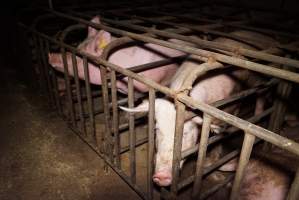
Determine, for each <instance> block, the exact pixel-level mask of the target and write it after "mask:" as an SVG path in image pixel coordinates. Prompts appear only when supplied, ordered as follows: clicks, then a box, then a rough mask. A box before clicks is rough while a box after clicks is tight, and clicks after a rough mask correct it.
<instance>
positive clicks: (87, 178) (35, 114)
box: [0, 66, 139, 200]
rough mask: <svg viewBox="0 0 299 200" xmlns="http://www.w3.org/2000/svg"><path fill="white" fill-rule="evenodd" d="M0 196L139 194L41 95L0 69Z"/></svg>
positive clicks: (15, 199)
mask: <svg viewBox="0 0 299 200" xmlns="http://www.w3.org/2000/svg"><path fill="white" fill-rule="evenodd" d="M0 80H1V86H0V88H1V89H0V152H1V154H0V155H1V156H0V199H1V200H19V199H22V200H23V199H25V200H26V199H30V200H35V199H44V200H47V199H55V200H56V199H63V200H68V199H72V200H81V199H82V200H83V199H84V200H85V199H101V200H105V199H119V198H123V199H139V197H138V196H137V195H136V194H135V193H134V192H133V191H131V190H130V188H129V186H127V185H126V184H125V183H124V182H123V181H121V180H120V178H119V177H118V176H117V175H116V174H114V173H113V172H111V170H110V173H109V174H106V173H105V172H104V171H103V170H102V169H103V168H102V166H103V162H102V160H101V159H100V158H99V157H98V156H97V155H96V154H95V153H94V152H93V151H92V150H91V149H90V148H89V147H88V146H87V145H86V144H84V143H83V142H82V141H81V140H80V139H79V137H78V136H76V135H75V134H74V133H73V132H72V131H70V130H69V129H68V128H67V127H66V124H65V122H63V121H62V120H61V119H60V118H59V117H58V116H57V114H56V113H55V112H53V111H52V110H51V109H50V108H49V107H48V105H47V103H46V99H45V97H43V96H41V95H39V93H38V92H37V91H36V90H32V89H29V87H28V86H27V85H26V84H24V83H22V82H20V81H18V80H17V73H16V70H14V69H11V68H8V67H6V68H5V67H4V68H3V67H2V66H1V73H0Z"/></svg>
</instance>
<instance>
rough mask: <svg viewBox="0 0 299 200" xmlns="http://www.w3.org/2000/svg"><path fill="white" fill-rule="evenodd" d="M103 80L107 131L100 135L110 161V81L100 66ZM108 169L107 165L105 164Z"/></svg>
mask: <svg viewBox="0 0 299 200" xmlns="http://www.w3.org/2000/svg"><path fill="white" fill-rule="evenodd" d="M100 72H101V80H102V97H103V108H104V119H105V131H104V136H102V134H100V135H99V137H100V138H99V140H98V141H101V143H100V145H101V146H100V147H101V148H102V147H104V154H105V156H106V157H107V159H109V160H110V162H113V161H112V160H113V148H112V145H113V143H112V140H111V129H110V111H109V96H108V95H109V94H108V82H107V69H106V68H105V67H104V66H102V65H101V66H100ZM104 168H105V170H107V166H104Z"/></svg>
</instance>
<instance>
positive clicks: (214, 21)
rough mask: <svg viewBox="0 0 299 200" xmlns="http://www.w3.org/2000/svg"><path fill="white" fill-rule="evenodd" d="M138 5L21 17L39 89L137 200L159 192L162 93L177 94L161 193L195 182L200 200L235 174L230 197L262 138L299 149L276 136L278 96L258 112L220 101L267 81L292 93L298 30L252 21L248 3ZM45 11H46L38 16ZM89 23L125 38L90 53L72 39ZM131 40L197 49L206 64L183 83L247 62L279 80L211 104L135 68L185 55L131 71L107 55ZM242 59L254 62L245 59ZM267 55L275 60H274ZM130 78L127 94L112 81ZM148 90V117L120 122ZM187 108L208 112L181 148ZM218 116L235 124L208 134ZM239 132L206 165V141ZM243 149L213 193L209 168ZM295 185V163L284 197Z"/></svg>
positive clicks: (298, 179) (298, 79) (294, 192)
mask: <svg viewBox="0 0 299 200" xmlns="http://www.w3.org/2000/svg"><path fill="white" fill-rule="evenodd" d="M131 5H132V4H131ZM134 5H135V6H134V8H132V7H131V8H130V5H128V4H125V3H123V4H118V5H115V4H111V5H107V4H106V5H92V6H86V7H69V8H61V9H57V10H47V9H42V10H35V11H34V12H36V16H38V17H36V18H35V19H34V20H33V21H34V22H33V23H32V24H28V23H26V22H24V23H19V25H20V26H21V27H22V28H24V30H26V31H28V35H29V36H30V40H31V44H32V51H33V59H34V60H35V62H36V64H35V69H36V72H37V78H38V79H39V80H40V82H41V85H42V86H43V89H44V90H46V91H47V94H48V96H49V101H50V104H51V105H52V106H53V107H54V108H55V109H57V111H58V113H59V114H60V115H61V116H62V117H63V118H64V119H65V120H66V121H67V122H68V124H69V126H70V128H71V129H72V130H73V131H75V132H76V133H77V134H78V135H80V136H81V137H82V139H83V140H85V141H86V142H87V143H88V144H89V145H90V146H91V148H93V149H94V150H96V151H97V152H98V153H99V155H100V156H101V157H102V158H103V159H104V160H105V163H106V165H105V168H106V169H107V166H109V167H111V169H113V170H114V171H115V172H116V173H117V174H118V175H119V176H120V177H121V178H122V179H123V180H124V181H125V182H126V183H127V184H128V185H129V186H130V187H131V188H132V189H133V190H134V191H136V193H137V194H139V195H140V197H141V198H143V199H153V196H154V185H153V182H152V174H153V159H154V151H155V148H154V120H155V119H154V104H155V101H154V100H155V97H156V95H157V93H159V95H161V94H163V95H164V96H167V97H169V98H171V99H173V101H174V102H175V105H176V110H177V113H176V127H175V141H174V154H173V155H174V156H173V165H172V166H173V171H172V177H173V182H172V185H171V187H170V188H161V195H162V197H163V198H173V199H174V198H179V197H180V196H179V194H178V193H179V191H181V190H182V189H184V188H187V187H189V188H191V189H192V193H191V196H192V197H197V196H198V195H199V193H201V194H200V198H201V199H204V198H206V197H208V195H210V194H211V193H213V192H215V191H217V190H218V189H220V188H221V187H223V186H224V185H225V184H226V183H228V182H229V181H231V180H232V179H234V181H233V187H232V191H231V195H230V199H237V196H238V192H239V190H240V183H241V181H242V177H243V175H244V170H245V167H246V165H247V163H248V161H249V158H250V155H251V152H252V148H253V147H254V144H255V143H257V142H258V141H260V140H263V141H266V142H267V143H265V148H266V147H267V146H268V148H270V147H271V145H270V144H272V145H275V146H277V147H279V148H281V149H284V150H287V151H288V152H290V153H293V154H295V155H296V156H299V144H298V143H296V142H294V141H292V140H290V139H287V138H285V137H283V136H280V135H279V134H276V133H277V132H279V129H280V127H281V125H282V122H283V117H282V116H283V113H284V112H285V105H284V104H283V103H282V102H281V101H280V100H278V99H277V100H275V101H274V103H273V105H272V106H271V107H269V108H267V109H266V110H265V111H264V112H263V113H261V114H260V115H257V116H253V117H250V118H248V119H246V120H244V119H241V118H239V117H236V116H234V115H231V114H229V113H226V112H224V111H222V110H221V109H219V107H220V106H225V105H227V104H231V103H236V102H240V101H242V100H243V99H245V98H247V97H250V96H253V95H255V94H256V93H257V92H261V91H265V90H268V89H269V88H272V89H273V87H274V88H276V90H277V93H279V94H280V95H281V96H283V97H284V98H287V97H288V95H289V93H290V89H291V82H293V83H295V84H298V83H299V74H298V73H296V68H298V67H299V61H298V60H296V59H297V58H298V44H299V43H298V38H299V36H298V35H296V34H293V33H289V32H282V31H278V30H277V29H276V30H273V29H270V28H262V27H261V24H259V22H258V21H256V20H251V19H250V17H248V16H247V15H246V13H245V15H244V12H245V11H244V9H238V8H230V9H229V10H228V11H226V12H227V13H226V14H225V15H222V16H218V15H217V14H215V13H213V12H211V11H209V10H208V9H207V10H205V9H203V8H204V7H207V8H208V7H209V5H206V4H196V5H194V3H184V4H180V3H172V4H167V5H163V6H162V5H159V6H157V5H154V6H151V5H141V4H138V3H134ZM219 9H220V7H219ZM185 11H188V14H185V13H184V12H185ZM41 13H42V15H40V14H41ZM182 13H183V14H182ZM97 14H100V15H101V21H103V22H104V24H94V23H91V22H90V21H89V19H90V18H91V17H92V16H94V15H97ZM187 22H188V23H187ZM50 24H52V25H53V26H51V25H50ZM276 25H277V24H276ZM87 26H91V27H94V28H96V29H103V30H106V31H108V32H110V33H112V34H115V35H117V36H118V37H119V38H118V39H116V40H114V41H113V42H111V43H109V45H108V46H107V47H106V48H105V50H104V52H103V53H102V55H101V57H100V58H98V57H95V56H93V55H91V54H88V53H87V52H83V51H79V50H78V49H77V48H76V47H75V42H74V41H72V39H71V36H72V34H75V33H76V32H78V31H79V32H80V31H81V32H82V31H83V32H84V30H86V28H87ZM262 26H265V27H272V26H273V24H271V23H269V22H264V21H263V23H262ZM238 29H244V30H251V31H256V32H260V33H264V34H268V35H272V36H274V37H275V38H276V39H277V43H275V44H270V45H271V48H265V47H263V46H262V45H261V44H260V43H259V41H258V40H254V39H250V38H246V37H242V36H236V35H231V34H229V32H230V31H232V30H238ZM192 35H204V36H203V38H199V37H198V38H195V37H192ZM210 36H221V37H227V38H231V39H235V40H238V41H241V42H246V43H248V44H251V45H254V46H258V47H260V49H263V50H259V51H255V50H249V49H245V48H234V47H231V46H227V45H224V44H221V43H218V42H214V41H210V40H209V37H210ZM170 38H173V39H179V40H182V41H186V42H190V43H193V44H195V45H197V46H199V47H201V48H198V47H195V46H194V45H182V44H176V43H172V42H170V41H168V40H167V39H170ZM132 42H143V43H153V44H158V45H161V46H165V47H168V48H173V49H177V50H180V51H182V52H185V53H188V54H193V55H197V56H198V58H200V59H201V61H202V62H203V63H205V64H204V66H205V68H201V69H200V70H198V71H196V73H194V74H193V76H190V77H186V80H188V81H187V82H188V83H189V85H187V86H190V85H191V86H192V83H193V81H194V80H195V79H196V78H198V76H200V75H202V74H203V73H206V72H208V71H210V70H214V69H215V68H217V67H221V66H223V65H226V64H228V65H233V66H237V67H240V68H244V69H249V70H252V71H255V72H258V73H262V74H265V75H267V76H270V77H273V78H272V79H270V81H269V82H268V83H266V84H263V85H262V86H260V87H257V88H251V89H248V90H246V91H242V92H241V93H238V94H235V95H233V96H231V97H230V98H229V99H225V100H222V101H219V102H216V103H214V104H213V105H207V104H204V103H202V102H199V101H196V100H195V99H192V98H191V97H190V96H189V95H188V94H187V92H186V91H181V92H178V91H174V90H171V89H169V88H168V87H165V86H162V85H159V84H157V83H156V82H154V81H152V80H150V79H148V78H145V77H142V76H140V75H138V74H137V73H138V72H141V71H144V70H146V69H151V68H155V67H158V66H161V65H165V64H167V63H175V62H180V61H182V60H183V59H184V58H185V57H184V56H179V57H175V58H169V59H164V60H162V61H158V62H154V63H148V64H144V65H140V66H135V67H132V68H129V69H124V68H122V67H121V66H116V65H114V64H112V63H109V62H108V61H107V59H108V56H109V54H110V53H111V52H112V51H113V50H115V49H116V48H117V47H119V46H121V45H124V44H127V43H132ZM280 50H283V51H284V52H288V53H287V54H286V53H281V52H282V51H280ZM51 51H57V52H60V53H61V54H62V59H63V64H64V72H65V73H64V77H63V78H64V83H65V90H60V88H59V86H58V78H57V76H59V74H58V73H57V72H56V71H55V70H54V69H53V68H52V67H50V66H49V64H48V53H49V52H51ZM222 51H226V52H231V53H232V54H231V55H230V56H229V55H227V54H224V53H221V52H222ZM68 55H69V56H70V57H71V58H72V62H71V66H68V65H70V63H68V62H67V56H68ZM76 56H79V57H80V58H81V59H82V60H83V66H84V79H85V81H80V79H79V76H78V68H77V60H76ZM245 57H246V58H248V60H245V59H244V58H245ZM88 63H94V64H96V65H97V66H98V67H99V68H100V72H101V79H102V84H101V86H94V85H91V84H90V77H89V73H88V70H89V69H88ZM265 63H266V64H265ZM268 63H271V66H270V65H269V64H268ZM215 65H216V67H215ZM70 67H71V68H72V71H73V73H74V75H73V76H71V75H70V74H69V69H71V68H70ZM124 76H126V77H128V95H127V96H125V95H123V94H119V93H118V92H117V88H116V80H117V79H118V78H120V77H124ZM133 81H139V82H141V83H143V84H145V85H147V86H148V87H149V88H150V89H149V92H148V93H143V94H142V93H136V92H135V91H134V86H133ZM143 98H148V99H149V104H150V108H149V113H148V115H141V116H135V115H133V114H130V115H129V120H128V122H125V123H121V122H120V120H119V119H120V115H121V113H120V110H119V109H118V106H120V105H128V106H129V107H134V104H136V101H138V100H140V99H143ZM187 108H192V109H193V110H194V111H195V112H196V111H201V112H203V128H202V130H201V135H200V143H199V144H198V145H196V146H194V147H193V148H191V149H187V150H185V151H183V152H182V151H181V147H182V137H183V134H182V131H183V125H184V121H185V119H187V118H190V117H191V116H190V113H189V115H187V112H186V109H187ZM192 116H194V114H192ZM212 117H213V118H217V119H219V120H221V121H223V122H226V123H227V124H229V125H231V126H230V127H229V128H228V129H227V130H226V133H221V134H219V135H214V136H210V133H209V132H210V130H209V127H210V123H211V118H212ZM267 117H268V118H269V119H270V120H269V121H270V122H269V126H268V129H266V128H263V127H261V126H258V125H255V123H258V122H259V121H261V120H263V119H265V118H267ZM144 119H147V130H148V131H147V134H146V135H145V136H144V137H143V138H139V139H136V131H135V129H136V128H137V126H139V125H140V123H141V122H142V121H143V122H144ZM99 120H102V121H104V124H105V127H104V131H103V127H99V126H98V125H97V122H98V121H99ZM240 130H241V131H243V132H244V135H245V136H244V140H243V145H242V148H241V149H236V150H234V151H232V152H230V153H228V154H227V155H225V156H224V157H223V158H221V159H220V160H218V161H217V162H215V163H213V165H212V166H210V167H209V168H204V167H203V163H204V160H205V156H206V152H207V148H208V147H209V145H212V144H213V143H216V142H221V141H222V139H225V138H227V137H228V136H230V135H232V134H234V133H236V132H238V131H240ZM275 132H276V133H275ZM122 135H126V137H128V142H127V143H126V144H125V145H124V142H123V141H122V140H123V137H124V136H122ZM145 144H147V146H146V155H147V159H146V167H147V168H146V171H145V172H144V173H146V179H145V180H144V181H143V183H142V184H139V183H137V181H136V179H138V176H137V177H136V165H137V164H136V159H137V158H136V157H137V156H138V155H137V154H136V152H137V149H138V148H139V147H140V146H141V145H145ZM196 153H197V154H198V156H197V159H196V165H195V166H196V169H195V171H194V172H193V174H192V175H191V176H188V177H186V178H182V177H180V173H179V171H180V168H179V163H180V161H181V160H182V159H185V158H187V157H188V156H190V155H194V154H196ZM125 154H127V155H128V159H129V166H128V167H129V169H128V171H126V170H124V168H123V167H122V165H121V160H122V158H121V156H122V155H125ZM239 155H240V156H239ZM237 156H239V164H238V168H237V171H236V173H235V174H234V175H232V176H229V177H228V178H227V179H226V180H225V182H223V184H220V185H216V186H215V187H212V188H211V189H210V190H209V191H205V192H200V188H201V184H202V180H203V177H204V175H205V174H208V173H211V172H213V171H214V170H216V169H218V168H219V167H220V166H221V165H223V164H225V163H227V162H228V161H230V160H231V159H233V158H235V157H237ZM298 187H299V173H298V170H297V172H296V174H295V178H294V181H293V183H292V185H291V188H290V191H289V194H288V199H299V192H298V191H299V190H298Z"/></svg>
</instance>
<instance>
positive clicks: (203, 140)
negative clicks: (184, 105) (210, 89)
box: [192, 113, 212, 198]
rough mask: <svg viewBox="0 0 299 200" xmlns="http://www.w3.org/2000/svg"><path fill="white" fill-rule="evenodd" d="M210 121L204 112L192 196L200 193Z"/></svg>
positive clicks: (209, 117)
mask: <svg viewBox="0 0 299 200" xmlns="http://www.w3.org/2000/svg"><path fill="white" fill-rule="evenodd" d="M211 121H212V118H211V116H209V115H207V114H205V113H204V116H203V124H202V130H201V135H200V141H199V148H198V156H197V161H196V171H195V181H194V184H193V188H192V197H193V198H195V197H197V196H199V193H200V188H201V182H202V175H203V164H204V160H205V158H206V152H207V147H208V138H209V134H210V125H211Z"/></svg>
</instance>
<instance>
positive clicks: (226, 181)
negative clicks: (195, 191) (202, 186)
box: [200, 174, 234, 200]
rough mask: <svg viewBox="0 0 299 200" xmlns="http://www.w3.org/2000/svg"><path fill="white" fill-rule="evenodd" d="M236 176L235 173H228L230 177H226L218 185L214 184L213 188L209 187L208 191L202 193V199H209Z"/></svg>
mask: <svg viewBox="0 0 299 200" xmlns="http://www.w3.org/2000/svg"><path fill="white" fill-rule="evenodd" d="M233 178H234V175H233V174H230V175H228V177H226V178H225V180H224V181H223V182H221V183H218V184H216V185H214V186H213V187H212V188H211V189H209V190H208V191H205V192H203V193H201V194H200V199H201V200H203V199H207V198H208V197H209V196H210V195H212V194H214V193H215V192H217V191H218V190H219V189H221V188H223V187H224V186H225V185H226V184H228V183H229V182H231V181H232V180H233Z"/></svg>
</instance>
